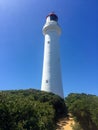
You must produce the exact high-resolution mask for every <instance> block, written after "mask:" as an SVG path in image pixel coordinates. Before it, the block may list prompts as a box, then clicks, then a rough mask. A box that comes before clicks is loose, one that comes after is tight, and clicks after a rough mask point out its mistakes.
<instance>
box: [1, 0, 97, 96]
mask: <svg viewBox="0 0 98 130" xmlns="http://www.w3.org/2000/svg"><path fill="white" fill-rule="evenodd" d="M97 7H98V3H97V0H62V1H61V0H14V1H13V0H0V90H10V89H28V88H35V89H40V87H41V78H42V65H43V51H44V36H43V34H42V27H43V25H44V24H45V18H46V16H47V15H48V14H49V13H50V12H52V11H54V12H55V13H56V14H57V15H58V17H59V24H60V26H61V28H62V35H61V37H60V51H61V69H62V82H63V89H64V94H65V96H66V95H68V94H69V93H71V92H78V93H82V92H84V93H90V94H96V95H98V51H97V50H98V15H97Z"/></svg>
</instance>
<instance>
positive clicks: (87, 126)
mask: <svg viewBox="0 0 98 130" xmlns="http://www.w3.org/2000/svg"><path fill="white" fill-rule="evenodd" d="M65 102H66V105H67V107H68V110H69V112H70V113H71V114H72V115H73V116H74V117H75V119H76V121H77V122H79V124H80V126H81V128H82V129H83V130H98V97H97V96H94V95H87V94H73V93H72V94H69V95H68V97H67V98H66V99H65Z"/></svg>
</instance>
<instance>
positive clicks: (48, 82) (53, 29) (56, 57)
mask: <svg viewBox="0 0 98 130" xmlns="http://www.w3.org/2000/svg"><path fill="white" fill-rule="evenodd" d="M43 34H44V36H45V43H44V61H43V74H42V85H41V90H43V91H47V92H52V93H54V94H57V95H59V96H60V97H62V98H63V97H64V95H63V88H62V78H61V68H60V52H59V49H60V48H59V36H60V34H61V28H60V26H59V24H58V17H57V15H56V14H54V13H50V14H49V15H48V16H47V17H46V23H45V25H44V27H43Z"/></svg>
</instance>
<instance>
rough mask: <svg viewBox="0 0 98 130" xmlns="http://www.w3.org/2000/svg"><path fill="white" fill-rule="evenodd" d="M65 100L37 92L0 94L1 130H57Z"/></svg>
mask: <svg viewBox="0 0 98 130" xmlns="http://www.w3.org/2000/svg"><path fill="white" fill-rule="evenodd" d="M65 109H66V107H65V103H64V100H63V99H61V98H60V97H59V96H56V95H54V94H51V93H45V92H41V91H37V90H32V89H29V90H19V91H4V92H0V130H50V129H52V130H55V125H56V118H57V117H59V116H60V115H61V114H65Z"/></svg>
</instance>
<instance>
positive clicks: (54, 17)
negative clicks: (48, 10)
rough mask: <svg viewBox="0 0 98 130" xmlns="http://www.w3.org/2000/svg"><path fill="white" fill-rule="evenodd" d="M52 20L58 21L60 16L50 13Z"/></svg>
mask: <svg viewBox="0 0 98 130" xmlns="http://www.w3.org/2000/svg"><path fill="white" fill-rule="evenodd" d="M50 20H54V21H58V17H57V16H56V15H50Z"/></svg>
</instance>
